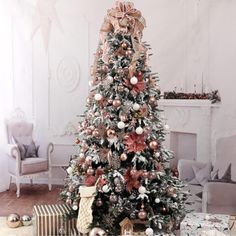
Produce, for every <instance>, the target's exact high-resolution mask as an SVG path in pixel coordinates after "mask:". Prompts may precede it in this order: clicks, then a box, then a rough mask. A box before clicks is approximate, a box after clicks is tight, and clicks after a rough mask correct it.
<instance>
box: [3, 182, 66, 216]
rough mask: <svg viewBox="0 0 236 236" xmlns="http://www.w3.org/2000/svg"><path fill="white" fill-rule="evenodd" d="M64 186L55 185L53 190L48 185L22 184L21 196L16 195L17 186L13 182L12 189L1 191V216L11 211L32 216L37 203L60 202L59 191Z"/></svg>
mask: <svg viewBox="0 0 236 236" xmlns="http://www.w3.org/2000/svg"><path fill="white" fill-rule="evenodd" d="M62 187H63V186H55V185H53V187H52V191H51V192H50V191H49V190H48V185H42V184H34V185H32V186H31V185H30V184H22V185H21V196H20V197H19V198H17V197H16V186H15V184H11V186H10V190H8V191H6V192H2V193H0V216H8V215H9V214H11V213H18V214H19V215H24V214H27V215H30V216H32V210H33V206H34V205H36V204H59V203H62V202H61V201H60V199H59V193H60V191H61V189H62Z"/></svg>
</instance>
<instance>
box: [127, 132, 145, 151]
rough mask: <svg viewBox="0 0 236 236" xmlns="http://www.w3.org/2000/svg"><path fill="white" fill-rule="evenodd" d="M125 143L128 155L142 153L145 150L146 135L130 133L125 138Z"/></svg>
mask: <svg viewBox="0 0 236 236" xmlns="http://www.w3.org/2000/svg"><path fill="white" fill-rule="evenodd" d="M124 143H125V145H126V150H127V153H130V152H141V151H143V150H144V149H145V147H146V144H145V134H144V133H143V134H141V135H140V134H136V133H134V132H133V133H130V134H129V135H126V136H125V140H124Z"/></svg>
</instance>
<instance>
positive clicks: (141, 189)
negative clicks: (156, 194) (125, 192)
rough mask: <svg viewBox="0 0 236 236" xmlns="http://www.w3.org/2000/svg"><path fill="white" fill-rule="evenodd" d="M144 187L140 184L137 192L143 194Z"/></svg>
mask: <svg viewBox="0 0 236 236" xmlns="http://www.w3.org/2000/svg"><path fill="white" fill-rule="evenodd" d="M146 191H147V190H146V188H145V187H144V186H140V187H139V189H138V192H139V193H140V194H145V193H146Z"/></svg>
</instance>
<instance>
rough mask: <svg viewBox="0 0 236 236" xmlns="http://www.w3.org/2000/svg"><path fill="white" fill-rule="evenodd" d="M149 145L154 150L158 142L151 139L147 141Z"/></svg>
mask: <svg viewBox="0 0 236 236" xmlns="http://www.w3.org/2000/svg"><path fill="white" fill-rule="evenodd" d="M149 147H150V148H151V149H152V150H156V149H157V148H158V142H157V141H155V140H153V141H151V142H150V143H149Z"/></svg>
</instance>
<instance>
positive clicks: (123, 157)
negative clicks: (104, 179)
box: [120, 153, 127, 161]
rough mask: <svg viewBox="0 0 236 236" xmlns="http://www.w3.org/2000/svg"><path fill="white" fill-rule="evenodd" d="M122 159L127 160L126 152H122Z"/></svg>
mask: <svg viewBox="0 0 236 236" xmlns="http://www.w3.org/2000/svg"><path fill="white" fill-rule="evenodd" d="M120 160H121V161H126V160H127V154H126V153H122V154H121V155H120Z"/></svg>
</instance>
